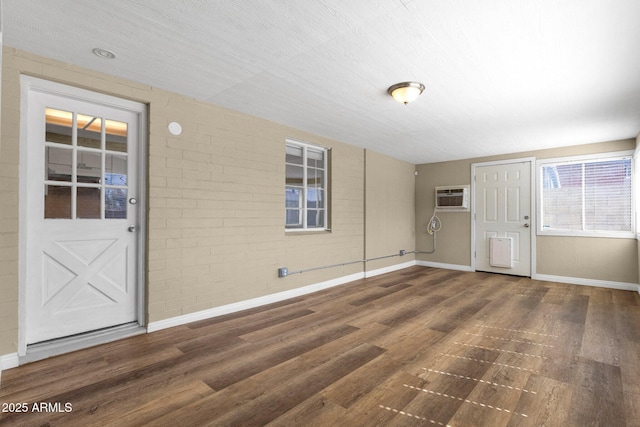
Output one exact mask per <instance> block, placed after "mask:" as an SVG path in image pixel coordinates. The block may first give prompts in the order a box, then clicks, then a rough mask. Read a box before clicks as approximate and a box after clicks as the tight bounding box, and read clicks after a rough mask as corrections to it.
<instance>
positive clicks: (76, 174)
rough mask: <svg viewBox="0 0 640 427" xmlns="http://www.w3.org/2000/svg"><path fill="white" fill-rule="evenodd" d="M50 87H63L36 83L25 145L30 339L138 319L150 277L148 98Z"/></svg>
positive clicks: (27, 333) (26, 284)
mask: <svg viewBox="0 0 640 427" xmlns="http://www.w3.org/2000/svg"><path fill="white" fill-rule="evenodd" d="M45 86H47V87H48V86H52V87H54V88H56V90H54V91H50V92H49V91H47V90H41V89H40V88H37V87H36V86H34V87H31V86H30V89H29V90H28V93H27V95H26V96H27V116H26V120H27V129H26V137H24V138H23V143H22V149H21V156H22V157H23V160H22V165H23V166H26V167H25V170H26V173H24V174H22V175H21V176H22V179H23V180H24V181H26V185H25V183H23V184H22V188H23V189H25V190H26V191H25V194H22V196H21V197H24V201H23V202H21V211H22V213H21V236H22V237H21V239H22V241H23V242H24V245H25V250H24V252H23V254H24V255H23V259H22V260H21V263H23V264H24V267H23V268H22V271H23V272H24V276H25V278H24V282H23V290H22V293H23V295H24V298H25V303H24V304H23V305H22V306H21V307H22V309H23V310H25V313H24V315H23V316H22V318H23V319H24V325H23V328H24V332H23V341H24V344H26V345H29V344H35V343H41V342H44V341H49V340H52V339H57V338H62V337H69V336H72V335H76V334H83V333H86V332H90V331H96V330H100V329H105V328H111V327H114V326H118V325H124V324H128V323H132V322H136V321H137V320H138V313H139V309H138V307H139V305H138V303H139V301H138V299H139V295H140V293H139V286H142V284H141V283H138V270H137V269H138V242H139V240H138V239H139V236H138V233H140V224H139V217H140V212H139V206H140V205H139V204H138V200H137V198H138V197H139V195H138V191H139V188H140V187H139V182H138V158H137V156H138V144H140V143H141V141H139V139H140V130H141V129H140V127H141V126H142V123H143V122H142V120H141V119H142V117H143V111H144V106H143V105H141V104H138V103H132V102H129V101H125V100H119V99H115V98H111V97H106V96H103V95H99V94H94V93H92V92H86V91H80V90H76V89H72V88H69V90H70V91H71V92H72V93H73V94H74V95H73V96H67V95H66V94H62V91H64V90H65V89H66V87H64V86H62V85H55V84H48V85H45ZM78 93H80V94H81V96H80V97H78V95H77V94H78ZM85 95H86V98H85V97H84V96H85ZM92 98H93V99H92ZM120 104H121V105H124V106H126V108H124V107H121V106H120ZM23 128H24V127H23Z"/></svg>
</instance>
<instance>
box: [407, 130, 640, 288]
mask: <svg viewBox="0 0 640 427" xmlns="http://www.w3.org/2000/svg"><path fill="white" fill-rule="evenodd" d="M634 148H635V140H633V139H629V140H622V141H610V142H603V143H594V144H586V145H578V146H572V147H563V148H555V149H549V150H540V151H532V152H525V153H516V154H511V155H504V156H494V157H485V158H476V159H467V160H460V161H453V162H442V163H432V164H423V165H418V166H416V170H417V171H418V177H417V181H416V235H417V238H416V244H417V246H418V248H425V247H426V248H427V250H428V249H430V248H431V246H430V245H431V236H428V235H427V234H426V232H425V230H426V225H427V222H428V220H429V218H430V217H431V215H432V214H433V207H434V200H433V199H434V187H435V186H437V185H457V184H470V183H471V165H472V164H473V163H480V162H490V161H496V160H505V159H516V158H524V157H535V158H537V159H544V158H555V157H565V156H576V155H585V154H595V153H603V152H615V151H624V150H632V149H634ZM438 216H439V217H440V218H441V220H442V224H443V226H442V231H441V232H439V233H438V249H437V251H436V253H434V254H432V255H425V254H419V255H418V256H417V260H418V261H427V262H437V263H443V264H454V265H458V266H460V267H469V266H470V265H471V214H470V213H458V212H450V213H446V212H444V213H438ZM536 245H537V248H536V249H537V250H536V264H537V267H536V273H537V274H544V275H550V276H566V277H574V278H584V279H590V280H603V281H612V282H623V283H638V274H639V273H638V246H637V244H636V242H635V241H634V240H633V239H606V238H588V237H579V238H574V237H571V238H569V237H556V236H536Z"/></svg>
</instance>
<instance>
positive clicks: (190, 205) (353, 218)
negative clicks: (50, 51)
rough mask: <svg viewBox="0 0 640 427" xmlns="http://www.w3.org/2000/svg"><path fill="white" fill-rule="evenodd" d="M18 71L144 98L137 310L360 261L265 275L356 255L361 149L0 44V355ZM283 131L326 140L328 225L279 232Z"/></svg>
mask: <svg viewBox="0 0 640 427" xmlns="http://www.w3.org/2000/svg"><path fill="white" fill-rule="evenodd" d="M21 73H26V74H29V75H33V76H36V77H42V78H45V79H49V80H54V81H58V82H61V83H67V84H72V85H76V86H80V87H82V88H86V89H91V90H95V91H98V92H103V93H106V94H109V95H115V96H120V97H123V98H128V99H132V100H135V101H139V102H144V103H147V104H148V105H149V141H148V194H147V198H148V234H147V237H148V243H147V259H148V261H147V263H148V265H147V266H146V269H147V282H148V283H147V284H146V286H147V294H148V301H147V304H148V320H149V321H151V322H153V321H159V320H164V319H168V318H172V317H175V316H179V315H184V314H189V313H193V312H197V311H200V310H205V309H208V308H212V307H217V306H221V305H225V304H229V303H233V302H239V301H243V300H246V299H249V298H255V297H260V296H264V295H268V294H272V293H276V292H281V291H285V290H290V289H294V288H297V287H301V286H305V285H309V284H313V283H317V282H321V281H325V280H330V279H334V278H339V277H343V276H346V275H349V274H353V273H358V272H362V271H363V266H362V265H361V264H353V265H348V266H344V267H339V268H334V269H326V270H318V271H314V272H309V273H305V274H297V275H292V276H289V277H287V278H284V279H282V278H278V277H277V268H278V267H289V269H290V270H300V269H306V268H313V267H318V266H323V265H329V264H337V263H342V262H348V261H353V260H358V259H362V257H363V256H364V240H365V239H364V233H365V231H364V218H365V214H364V210H365V207H364V197H365V195H364V189H365V161H364V155H365V153H364V150H363V149H360V148H356V147H353V146H349V145H346V144H343V143H341V142H338V141H332V140H328V139H326V138H322V137H319V136H317V135H312V134H309V133H306V132H302V131H299V130H296V129H292V128H288V127H285V126H282V125H279V124H276V123H273V122H269V121H265V120H261V119H257V118H254V117H251V116H247V115H244V114H240V113H237V112H234V111H230V110H227V109H224V108H220V107H217V106H213V105H209V104H206V103H203V102H199V101H196V100H193V99H189V98H186V97H183V96H180V95H177V94H173V93H169V92H166V91H163V90H160V89H157V88H151V87H148V86H145V85H141V84H137V83H133V82H129V81H125V80H122V79H117V78H114V77H110V76H108V75H104V74H100V73H96V72H92V71H88V70H85V69H82V68H78V67H73V66H70V65H66V64H62V63H59V62H57V61H53V60H48V59H45V58H42V57H39V56H35V55H32V54H28V53H25V52H21V51H17V50H14V49H11V48H6V47H5V50H4V59H3V75H2V77H3V85H2V144H1V145H0V148H1V150H2V151H1V152H0V176H1V177H2V183H3V185H2V186H0V197H1V201H0V251H1V252H2V255H3V256H2V261H0V355H3V354H8V353H13V352H15V351H16V349H17V342H18V289H19V286H18V285H19V284H18V237H19V236H18V192H19V191H18V189H19V182H18V173H19V172H18V164H19V156H18V153H19V129H20V83H19V78H20V74H21ZM171 121H177V122H179V123H180V124H181V125H182V127H183V133H182V134H181V135H180V136H173V135H171V134H170V133H169V132H168V130H167V125H168V123H169V122H171ZM286 138H294V139H297V140H300V141H305V142H309V143H312V144H318V145H322V146H326V147H329V148H330V149H331V159H332V160H331V167H332V169H331V184H330V186H331V196H330V205H331V212H332V213H331V231H330V232H321V233H313V234H309V233H302V234H300V233H297V234H286V233H285V229H284V182H285V180H284V173H285V167H284V158H285V140H286ZM389 160H390V162H391V163H393V164H395V162H396V161H395V160H393V159H389ZM380 161H382V162H384V159H383V158H381V159H380ZM407 203H408V205H407V207H406V208H407V210H412V209H413V205H412V202H407ZM396 249H397V248H394V249H393V251H395V250H396ZM403 261H404V260H403Z"/></svg>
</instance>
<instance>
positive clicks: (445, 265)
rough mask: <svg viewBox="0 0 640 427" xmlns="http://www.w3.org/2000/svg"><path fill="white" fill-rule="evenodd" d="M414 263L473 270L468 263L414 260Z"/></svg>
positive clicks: (450, 268)
mask: <svg viewBox="0 0 640 427" xmlns="http://www.w3.org/2000/svg"><path fill="white" fill-rule="evenodd" d="M416 265H420V266H422V267H434V268H443V269H445V270H458V271H474V270H473V269H472V268H471V266H470V265H461V264H445V263H442V262H431V261H416Z"/></svg>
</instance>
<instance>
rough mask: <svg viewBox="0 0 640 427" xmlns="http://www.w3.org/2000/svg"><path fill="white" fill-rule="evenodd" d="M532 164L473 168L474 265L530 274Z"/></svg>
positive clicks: (491, 269) (521, 274)
mask: <svg viewBox="0 0 640 427" xmlns="http://www.w3.org/2000/svg"><path fill="white" fill-rule="evenodd" d="M531 165H532V162H531V161H523V162H516V163H506V164H505V163H501V164H494V165H484V166H476V167H475V198H474V199H475V211H474V212H475V266H476V270H479V271H489V272H494V273H505V274H513V275H517V276H530V275H531V230H532V227H531V225H532V224H533V223H532V220H531V214H532V212H531Z"/></svg>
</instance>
